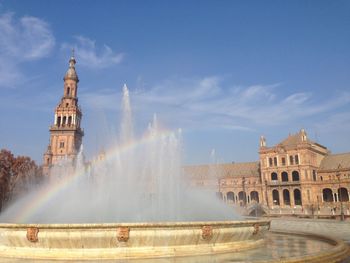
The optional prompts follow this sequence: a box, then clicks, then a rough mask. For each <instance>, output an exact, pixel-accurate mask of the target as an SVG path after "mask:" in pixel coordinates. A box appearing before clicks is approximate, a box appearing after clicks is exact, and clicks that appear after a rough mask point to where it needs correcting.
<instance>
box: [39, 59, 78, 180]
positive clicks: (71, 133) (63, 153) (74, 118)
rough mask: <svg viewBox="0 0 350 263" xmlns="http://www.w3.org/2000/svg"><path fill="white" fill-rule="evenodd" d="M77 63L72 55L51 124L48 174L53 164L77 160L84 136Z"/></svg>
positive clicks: (46, 169) (46, 158) (46, 161)
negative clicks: (81, 125) (61, 94)
mask: <svg viewBox="0 0 350 263" xmlns="http://www.w3.org/2000/svg"><path fill="white" fill-rule="evenodd" d="M75 64H76V61H75V58H74V55H72V56H71V58H70V59H69V68H68V70H67V72H66V74H65V75H64V78H63V80H64V83H63V96H62V98H61V100H60V102H59V103H58V105H57V107H56V109H55V114H54V123H53V125H52V126H50V143H49V145H48V147H47V151H46V152H45V153H44V162H43V172H44V174H46V175H47V174H48V173H49V170H50V168H51V167H52V165H55V164H58V163H60V162H62V161H63V160H67V159H68V160H69V161H72V162H74V161H75V159H76V156H77V154H78V151H79V149H80V146H81V143H82V138H83V136H84V131H83V130H82V128H81V127H80V124H81V119H82V112H81V109H80V107H79V105H78V82H79V78H78V75H77V72H76V70H75Z"/></svg>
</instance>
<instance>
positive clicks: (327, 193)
mask: <svg viewBox="0 0 350 263" xmlns="http://www.w3.org/2000/svg"><path fill="white" fill-rule="evenodd" d="M322 195H323V202H333V201H334V199H333V192H332V190H331V189H330V188H324V189H323V190H322Z"/></svg>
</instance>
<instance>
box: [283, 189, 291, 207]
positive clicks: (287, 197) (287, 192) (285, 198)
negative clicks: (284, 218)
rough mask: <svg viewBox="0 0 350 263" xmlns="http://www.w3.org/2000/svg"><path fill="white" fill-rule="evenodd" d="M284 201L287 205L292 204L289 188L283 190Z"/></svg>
mask: <svg viewBox="0 0 350 263" xmlns="http://www.w3.org/2000/svg"><path fill="white" fill-rule="evenodd" d="M283 203H284V204H285V205H290V195H289V191H288V190H287V189H284V190H283Z"/></svg>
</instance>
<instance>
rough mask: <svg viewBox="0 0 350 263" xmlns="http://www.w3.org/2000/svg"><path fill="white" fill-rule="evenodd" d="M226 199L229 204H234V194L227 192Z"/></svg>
mask: <svg viewBox="0 0 350 263" xmlns="http://www.w3.org/2000/svg"><path fill="white" fill-rule="evenodd" d="M226 198H227V201H229V202H231V203H234V202H235V194H234V192H227V193H226Z"/></svg>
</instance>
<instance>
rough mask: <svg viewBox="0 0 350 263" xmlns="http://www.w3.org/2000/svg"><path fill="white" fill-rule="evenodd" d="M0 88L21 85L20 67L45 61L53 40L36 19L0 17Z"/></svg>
mask: <svg viewBox="0 0 350 263" xmlns="http://www.w3.org/2000/svg"><path fill="white" fill-rule="evenodd" d="M0 36H1V37H0V87H2V86H5V87H6V86H14V85H15V84H17V83H19V82H21V81H23V78H24V76H23V74H22V73H21V70H20V66H21V63H23V62H26V61H33V60H37V59H40V58H43V57H47V56H48V55H49V54H50V53H51V51H52V49H53V47H54V45H55V38H54V36H53V34H52V32H51V30H50V27H49V25H48V24H47V23H46V22H45V21H43V20H41V19H39V18H36V17H30V16H24V17H22V18H19V19H16V18H15V16H14V14H13V13H5V14H2V15H0Z"/></svg>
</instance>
